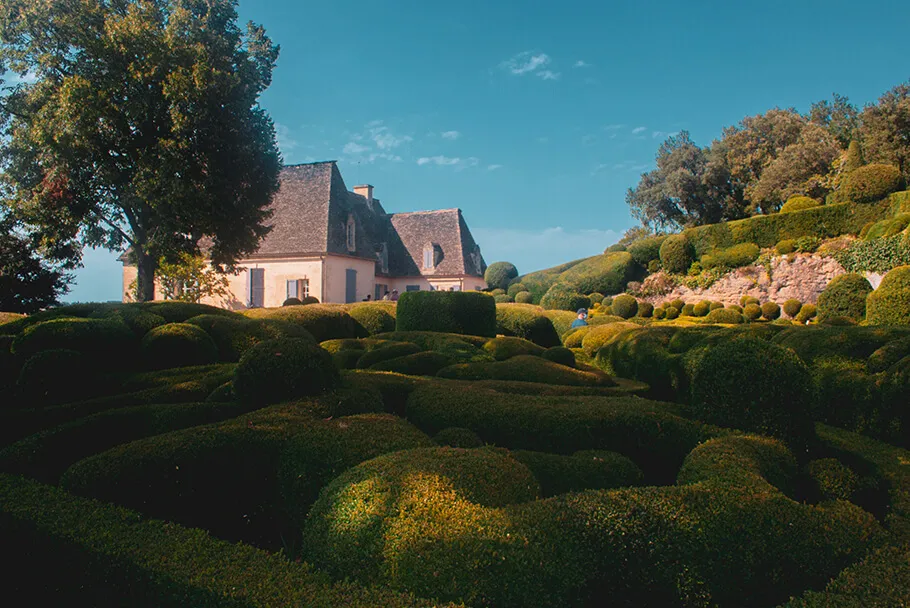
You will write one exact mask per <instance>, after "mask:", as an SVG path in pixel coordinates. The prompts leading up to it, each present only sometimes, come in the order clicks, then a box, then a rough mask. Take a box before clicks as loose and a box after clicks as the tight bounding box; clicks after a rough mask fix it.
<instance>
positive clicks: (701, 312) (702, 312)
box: [692, 301, 711, 317]
mask: <svg viewBox="0 0 910 608" xmlns="http://www.w3.org/2000/svg"><path fill="white" fill-rule="evenodd" d="M709 312H711V303H710V302H706V301H702V302H699V303H698V304H696V305H695V306H693V307H692V316H693V317H706V316H708V313H709Z"/></svg>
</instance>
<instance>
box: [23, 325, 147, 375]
mask: <svg viewBox="0 0 910 608" xmlns="http://www.w3.org/2000/svg"><path fill="white" fill-rule="evenodd" d="M135 345H136V339H135V337H134V335H133V332H131V331H130V329H129V328H128V327H127V326H126V325H125V324H124V323H122V322H118V321H107V320H99V319H81V318H75V317H73V318H67V317H62V318H58V319H51V320H49V321H43V322H40V323H37V324H35V325H32V326H30V327H28V328H27V329H25V331H23V332H22V333H21V334H19V335H18V336H16V337H15V338H14V339H13V343H12V346H11V349H10V350H11V352H12V353H13V354H14V355H16V356H17V357H19V358H20V359H26V358H28V357H31V356H32V355H36V354H38V353H39V352H41V351H43V350H60V349H63V350H74V351H76V352H79V353H82V354H83V355H84V356H86V357H88V358H90V359H92V360H93V362H94V363H95V364H97V365H111V366H113V367H117V368H120V367H124V366H125V365H126V364H127V363H128V361H127V360H128V359H129V356H130V354H131V353H132V352H134V350H135Z"/></svg>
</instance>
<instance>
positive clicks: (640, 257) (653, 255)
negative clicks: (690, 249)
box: [628, 235, 667, 268]
mask: <svg viewBox="0 0 910 608" xmlns="http://www.w3.org/2000/svg"><path fill="white" fill-rule="evenodd" d="M666 238H667V237H666V236H663V235H660V236H646V237H645V238H643V239H638V240H637V241H634V242H632V243H631V244H630V245H629V247H628V251H629V254H630V255H631V256H632V259H633V260H635V262H636V263H637V264H640V265H642V266H644V267H645V268H647V267H648V262H651V261H652V260H659V259H660V246H661V245H663V242H664V240H665V239H666Z"/></svg>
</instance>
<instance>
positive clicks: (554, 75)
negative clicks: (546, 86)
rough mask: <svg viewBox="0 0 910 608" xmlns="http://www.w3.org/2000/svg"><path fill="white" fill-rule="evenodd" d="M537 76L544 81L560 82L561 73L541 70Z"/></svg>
mask: <svg viewBox="0 0 910 608" xmlns="http://www.w3.org/2000/svg"><path fill="white" fill-rule="evenodd" d="M537 75H538V76H539V77H541V78H542V79H544V80H559V76H560V73H559V72H551V71H550V70H541V71H539V72H537Z"/></svg>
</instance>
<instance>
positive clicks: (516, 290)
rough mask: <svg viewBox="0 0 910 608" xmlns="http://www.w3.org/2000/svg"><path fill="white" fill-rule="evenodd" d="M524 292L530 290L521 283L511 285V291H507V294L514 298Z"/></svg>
mask: <svg viewBox="0 0 910 608" xmlns="http://www.w3.org/2000/svg"><path fill="white" fill-rule="evenodd" d="M523 291H528V288H527V287H525V286H524V283H522V282H521V281H519V282H518V283H510V284H509V289H508V290H507V291H506V293H508V294H509V295H510V296H512V297H513V298H514V297H515V296H517V295H518V294H520V293H521V292H523Z"/></svg>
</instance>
